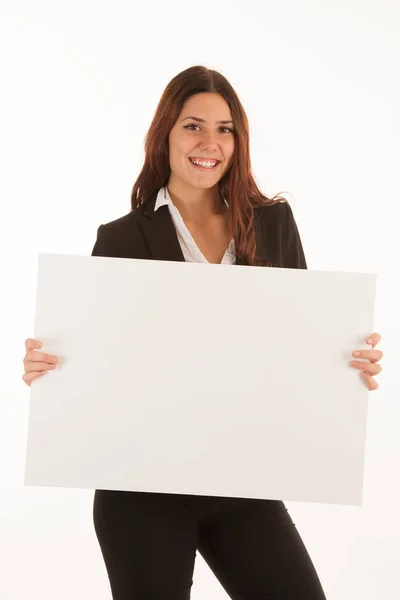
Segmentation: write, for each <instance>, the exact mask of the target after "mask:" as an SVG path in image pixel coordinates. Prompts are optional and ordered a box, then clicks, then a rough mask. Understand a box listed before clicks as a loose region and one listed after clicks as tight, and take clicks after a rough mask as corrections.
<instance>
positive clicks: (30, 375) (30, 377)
mask: <svg viewBox="0 0 400 600" xmlns="http://www.w3.org/2000/svg"><path fill="white" fill-rule="evenodd" d="M46 373H48V371H31V372H30V373H25V374H24V375H23V376H22V379H23V381H24V382H25V383H26V384H27V385H31V383H32V381H33V380H34V379H38V378H39V377H42V375H46Z"/></svg>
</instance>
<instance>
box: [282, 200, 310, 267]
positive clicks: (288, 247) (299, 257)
mask: <svg viewBox="0 0 400 600" xmlns="http://www.w3.org/2000/svg"><path fill="white" fill-rule="evenodd" d="M284 204H285V207H286V242H285V249H284V259H283V266H284V267H286V268H289V269H307V261H306V257H305V255H304V250H303V245H302V243H301V239H300V234H299V230H298V229H297V224H296V221H295V218H294V216H293V211H292V209H291V206H290V204H289V203H288V202H285V203H284Z"/></svg>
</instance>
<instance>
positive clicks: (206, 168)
mask: <svg viewBox="0 0 400 600" xmlns="http://www.w3.org/2000/svg"><path fill="white" fill-rule="evenodd" d="M193 160H198V161H202V160H204V161H213V162H214V161H216V162H215V164H214V165H213V166H212V167H202V166H201V165H195V164H194V162H193ZM188 161H189V162H190V164H191V165H193V166H194V167H197V168H198V169H204V170H208V171H211V170H212V169H215V168H216V167H218V165H219V164H220V162H221V161H220V160H216V159H214V158H199V157H198V156H189V157H188Z"/></svg>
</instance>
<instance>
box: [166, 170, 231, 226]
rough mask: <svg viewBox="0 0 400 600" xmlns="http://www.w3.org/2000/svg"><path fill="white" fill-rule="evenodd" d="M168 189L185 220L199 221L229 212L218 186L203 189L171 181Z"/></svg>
mask: <svg viewBox="0 0 400 600" xmlns="http://www.w3.org/2000/svg"><path fill="white" fill-rule="evenodd" d="M167 187H168V192H169V195H170V196H171V200H172V202H173V203H174V205H175V206H176V208H177V209H178V210H179V212H180V214H181V216H182V218H183V219H184V220H185V219H187V220H190V221H199V220H203V219H207V218H210V217H213V216H215V215H220V214H223V213H225V212H226V211H227V206H226V204H225V202H224V200H223V199H222V198H221V196H220V194H219V190H218V186H217V185H215V186H214V187H212V188H209V189H202V188H195V187H192V186H187V185H185V184H184V183H182V182H181V181H174V180H173V179H170V180H169V182H168V186H167Z"/></svg>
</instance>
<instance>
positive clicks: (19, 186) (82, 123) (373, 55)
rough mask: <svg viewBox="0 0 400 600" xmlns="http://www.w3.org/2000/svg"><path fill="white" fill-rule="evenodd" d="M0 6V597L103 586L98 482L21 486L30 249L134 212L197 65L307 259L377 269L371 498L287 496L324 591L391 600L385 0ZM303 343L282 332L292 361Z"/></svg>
mask: <svg viewBox="0 0 400 600" xmlns="http://www.w3.org/2000/svg"><path fill="white" fill-rule="evenodd" d="M0 10H1V14H0V57H1V58H0V61H1V64H0V68H1V71H0V86H1V94H0V109H1V110H0V132H1V134H0V161H1V173H2V175H1V178H0V186H1V189H0V198H1V209H2V211H1V216H2V219H1V223H2V228H1V236H0V256H1V276H2V285H1V288H2V293H1V297H0V298H1V309H2V310H1V322H0V326H1V350H0V352H1V355H0V364H1V375H2V378H1V402H0V411H1V412H0V457H1V458H0V485H1V493H0V528H1V529H0V565H1V571H2V575H1V579H0V598H1V600H3V599H5V600H14V599H18V600H19V599H21V598H27V597H40V598H42V599H43V600H46V599H47V598H48V599H53V598H57V600H64V599H68V600H69V599H70V598H71V597H73V598H75V599H76V600H81V599H82V600H83V599H85V600H86V599H87V598H96V599H97V600H110V598H111V593H110V588H109V582H108V578H107V574H106V569H105V565H104V563H103V559H102V556H101V552H100V547H99V545H98V542H97V539H96V537H95V533H94V529H93V523H92V504H93V491H88V490H75V489H73V490H67V489H52V488H24V487H23V476H24V461H25V448H26V434H27V425H28V410H29V388H28V387H27V386H26V385H25V384H24V383H23V382H22V379H21V377H22V374H23V364H22V360H23V357H24V354H25V348H24V340H25V339H26V338H27V337H31V336H32V335H33V324H34V304H35V294H36V277H37V255H38V253H39V252H50V253H65V254H81V255H90V253H91V251H92V248H93V245H94V242H95V239H96V231H97V228H98V226H99V224H101V223H106V222H108V221H110V220H113V219H116V218H118V217H120V216H122V215H124V214H126V213H128V212H129V210H130V193H131V189H132V186H133V183H134V181H135V179H136V177H137V175H138V174H139V171H140V168H141V165H142V161H143V141H144V136H145V134H146V132H147V129H148V127H149V125H150V122H151V119H152V117H153V114H154V111H155V109H156V106H157V104H158V101H159V98H160V96H161V94H162V92H163V90H164V88H165V86H166V85H167V83H168V82H169V81H170V79H171V78H172V77H174V76H175V75H176V74H177V73H178V72H180V71H182V70H183V69H186V68H187V67H189V66H192V65H195V64H203V65H205V66H208V67H209V68H213V69H216V70H219V71H221V72H222V73H223V74H224V75H225V76H226V77H227V78H228V79H229V81H230V82H231V83H232V85H233V86H234V88H235V89H236V91H237V92H238V94H239V97H240V99H241V101H242V103H243V104H244V107H245V109H246V112H247V114H248V117H249V120H250V125H251V154H252V164H253V170H254V173H255V176H256V179H257V182H258V183H259V185H260V187H261V189H262V191H264V193H266V194H267V195H270V196H272V195H273V194H275V193H276V192H279V191H282V190H285V191H288V192H290V195H289V196H288V199H289V201H290V202H291V206H292V208H293V212H294V215H295V218H296V221H297V224H298V227H299V230H300V235H301V238H302V241H303V246H304V250H305V254H306V258H307V261H308V267H309V269H332V270H343V271H359V272H370V273H371V272H376V273H378V280H377V303H376V322H375V330H376V331H378V332H380V333H381V334H382V336H383V340H382V342H381V344H379V346H378V347H379V348H381V349H382V350H383V351H384V353H385V356H384V358H383V360H382V363H381V364H382V366H383V368H384V370H383V372H382V373H381V374H380V375H378V376H377V381H378V383H379V385H380V387H379V389H378V390H377V391H374V392H370V394H369V403H370V404H369V424H368V437H367V454H366V471H365V489H364V490H365V491H364V505H363V507H362V508H357V507H340V506H329V505H317V504H304V503H287V506H288V509H289V512H290V514H291V516H292V518H293V520H294V521H295V523H296V525H297V527H298V529H299V531H300V534H301V535H302V537H303V539H304V541H305V543H306V546H307V548H308V551H309V552H310V555H311V557H312V559H313V561H314V564H315V566H316V568H317V571H318V574H319V576H320V579H321V581H322V584H323V586H324V589H325V592H326V595H327V597H328V599H333V600H336V599H338V600H339V599H340V600H350V599H351V600H353V598H355V597H357V598H363V600H372V599H373V600H376V598H382V599H384V600H392V599H393V600H394V599H395V598H398V597H399V594H400V582H399V579H398V557H399V555H398V547H399V542H400V524H399V517H398V506H399V500H400V485H399V482H398V479H399V455H400V436H399V434H398V429H399V412H400V411H399V403H398V400H399V393H398V387H397V386H398V383H397V379H396V372H395V360H396V359H397V358H398V356H399V350H398V336H399V333H400V325H399V317H398V313H397V310H398V306H399V300H400V299H399V296H398V292H397V288H398V284H399V276H398V272H399V271H398V269H399V267H398V262H399V258H400V253H399V250H398V248H399V245H398V229H399V225H398V219H399V211H398V166H399V142H400V140H399V137H400V125H399V111H398V107H399V105H400V89H399V78H398V75H397V73H398V58H399V54H400V41H399V37H398V31H399V29H400V5H399V4H398V2H397V1H396V0H392V1H382V0H379V2H378V0H373V1H370V2H365V0H364V1H361V0H358V1H355V0H346V2H344V1H343V0H341V1H338V0H335V1H333V0H330V1H324V2H317V1H316V0H315V1H311V0H303V2H296V1H295V0H291V1H289V0H280V1H279V2H273V3H272V2H265V1H261V0H259V1H251V0H247V1H245V2H244V1H243V0H241V1H239V0H236V1H233V0H229V1H228V0H226V1H222V0H219V1H217V0H214V2H213V3H212V8H211V7H210V4H209V3H205V4H204V3H203V4H202V3H199V2H196V3H192V4H191V3H188V2H184V1H179V2H178V1H177V0H170V1H169V2H167V3H162V2H154V1H147V2H145V3H140V4H139V3H138V4H137V5H135V4H134V3H132V2H130V1H128V0H126V1H122V0H113V1H112V2H111V0H108V1H105V0H103V1H97V2H95V1H89V0H79V1H78V0H69V2H50V0H48V1H44V0H36V2H28V1H25V2H21V1H17V2H15V1H14V2H12V3H11V2H9V3H7V4H5V3H2V5H1V9H0ZM362 301H363V299H362V297H356V298H349V305H350V304H353V303H355V302H356V303H361V302H362ZM301 347H302V344H301V340H295V339H294V340H293V345H292V347H291V348H289V349H288V360H293V361H295V360H296V354H297V353H298V352H301ZM311 368H312V365H310V369H311ZM354 377H359V374H358V371H357V370H354ZM283 500H284V499H283ZM203 598H213V600H219V599H221V600H222V599H223V598H227V595H226V593H225V591H224V590H223V589H222V587H221V585H220V584H219V582H218V581H217V579H216V578H215V576H214V575H213V574H212V572H211V571H210V570H209V568H208V567H207V565H206V564H205V563H204V561H203V559H202V557H201V556H200V555H198V556H197V561H196V567H195V573H194V586H193V590H192V599H193V600H200V599H203Z"/></svg>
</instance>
